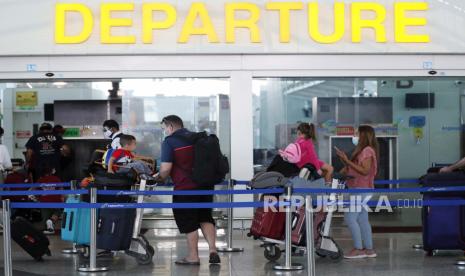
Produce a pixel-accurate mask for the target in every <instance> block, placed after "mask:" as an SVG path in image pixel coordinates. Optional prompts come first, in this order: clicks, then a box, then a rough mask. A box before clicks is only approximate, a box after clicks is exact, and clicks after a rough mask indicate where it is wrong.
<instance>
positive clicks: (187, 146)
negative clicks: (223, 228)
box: [155, 115, 221, 265]
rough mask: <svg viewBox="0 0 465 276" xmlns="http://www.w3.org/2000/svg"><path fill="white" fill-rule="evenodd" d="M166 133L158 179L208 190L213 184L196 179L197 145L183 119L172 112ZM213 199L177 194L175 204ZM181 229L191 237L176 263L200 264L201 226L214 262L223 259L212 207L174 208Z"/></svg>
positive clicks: (164, 124) (179, 186) (180, 186)
mask: <svg viewBox="0 0 465 276" xmlns="http://www.w3.org/2000/svg"><path fill="white" fill-rule="evenodd" d="M162 128H163V130H164V134H165V136H166V138H165V140H164V141H163V143H162V149H161V150H162V152H161V165H160V171H159V173H158V174H157V175H156V176H155V178H156V180H157V181H165V180H166V179H167V178H168V177H169V176H171V179H172V180H173V182H174V183H175V186H174V190H204V189H211V186H208V185H202V184H201V183H195V182H194V181H193V180H192V168H193V165H194V145H193V143H192V142H190V140H189V136H190V135H191V134H192V132H190V131H189V130H187V129H186V128H184V124H183V121H182V119H181V118H179V117H178V116H176V115H170V116H167V117H165V118H163V120H162ZM193 202H205V203H208V202H213V196H212V195H173V203H193ZM173 213H174V219H175V221H176V224H177V226H178V229H179V231H180V232H181V233H182V234H186V236H187V247H188V250H189V252H188V255H187V256H186V257H185V258H182V259H180V260H178V261H176V262H175V263H176V264H178V265H200V259H199V252H198V251H199V250H198V243H199V233H198V229H201V231H202V233H203V235H204V237H205V239H206V240H207V242H208V246H209V248H210V260H209V262H210V264H219V263H220V262H221V260H220V257H219V256H218V253H217V250H216V228H215V221H214V220H213V217H212V209H173Z"/></svg>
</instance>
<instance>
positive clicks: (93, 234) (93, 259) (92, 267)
mask: <svg viewBox="0 0 465 276" xmlns="http://www.w3.org/2000/svg"><path fill="white" fill-rule="evenodd" d="M90 202H91V203H97V189H96V188H91V189H90ZM78 271H80V272H103V271H108V267H105V266H101V267H97V209H96V208H92V209H91V211H90V258H89V265H84V266H81V267H79V269H78Z"/></svg>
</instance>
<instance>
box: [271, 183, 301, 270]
mask: <svg viewBox="0 0 465 276" xmlns="http://www.w3.org/2000/svg"><path fill="white" fill-rule="evenodd" d="M285 193H286V198H287V200H288V203H289V205H287V206H286V240H285V246H286V262H285V264H284V265H275V266H274V267H273V268H274V269H275V270H281V271H292V270H303V269H304V267H303V266H302V265H301V264H297V263H292V260H291V257H292V240H291V234H292V225H291V224H292V206H291V204H292V186H286V188H285Z"/></svg>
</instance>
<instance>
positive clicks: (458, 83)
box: [455, 80, 463, 86]
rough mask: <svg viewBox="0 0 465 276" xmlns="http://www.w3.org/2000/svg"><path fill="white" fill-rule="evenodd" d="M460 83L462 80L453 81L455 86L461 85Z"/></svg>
mask: <svg viewBox="0 0 465 276" xmlns="http://www.w3.org/2000/svg"><path fill="white" fill-rule="evenodd" d="M462 83H463V82H462V81H461V80H456V81H455V85H457V86H458V85H461V84H462Z"/></svg>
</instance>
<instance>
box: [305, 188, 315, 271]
mask: <svg viewBox="0 0 465 276" xmlns="http://www.w3.org/2000/svg"><path fill="white" fill-rule="evenodd" d="M305 223H306V225H305V227H306V230H305V231H306V239H307V240H306V242H307V275H308V276H315V275H316V274H315V244H314V242H315V237H314V236H313V235H314V233H313V203H312V196H311V195H307V197H306V198H305Z"/></svg>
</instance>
